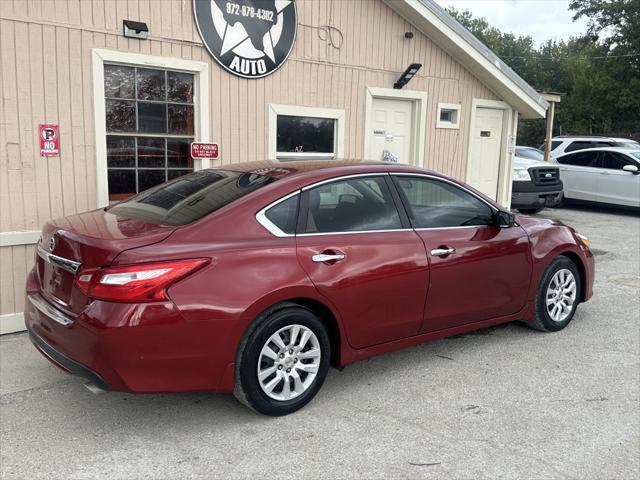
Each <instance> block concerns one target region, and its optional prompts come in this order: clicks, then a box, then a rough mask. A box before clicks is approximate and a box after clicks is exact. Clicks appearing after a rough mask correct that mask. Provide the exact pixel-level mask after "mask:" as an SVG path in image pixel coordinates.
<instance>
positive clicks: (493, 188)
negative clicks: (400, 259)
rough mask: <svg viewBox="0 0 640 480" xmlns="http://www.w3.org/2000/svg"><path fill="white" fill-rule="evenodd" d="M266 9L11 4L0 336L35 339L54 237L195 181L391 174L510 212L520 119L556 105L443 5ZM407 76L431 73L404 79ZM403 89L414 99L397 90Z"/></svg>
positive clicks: (220, 2)
mask: <svg viewBox="0 0 640 480" xmlns="http://www.w3.org/2000/svg"><path fill="white" fill-rule="evenodd" d="M255 3H258V4H260V2H255ZM259 6H263V7H264V8H263V9H262V8H255V7H256V6H255V4H251V3H248V4H247V3H246V2H243V1H242V0H202V1H201V0H196V1H195V2H192V1H191V0H117V1H115V0H49V1H42V0H29V1H13V2H11V1H3V2H2V5H1V6H0V7H1V8H0V54H1V77H0V90H1V92H2V95H1V96H0V102H1V103H0V111H1V115H2V118H1V121H0V332H1V333H8V332H12V331H17V330H21V329H23V321H22V315H21V313H20V312H21V311H22V309H23V288H24V282H25V277H26V275H27V272H28V271H29V270H30V268H31V265H32V263H33V255H34V245H35V243H36V242H37V241H38V237H39V230H40V227H41V225H42V224H43V223H44V222H46V220H47V219H49V218H52V217H61V216H65V215H72V214H74V213H76V212H80V211H84V210H90V209H94V208H98V207H103V206H105V205H107V204H108V203H109V201H110V200H111V201H113V200H117V199H119V198H123V197H126V196H127V195H130V194H132V193H135V192H136V191H139V190H142V189H144V188H147V187H149V186H151V185H154V184H156V183H158V182H161V181H164V180H165V179H171V178H173V177H175V176H178V175H181V174H183V173H185V172H187V171H190V170H192V169H199V168H206V167H209V166H217V165H220V164H226V163H231V162H239V161H245V160H254V159H275V160H279V161H282V162H286V161H287V160H289V159H292V158H309V159H315V158H335V159H343V158H344V159H360V158H364V159H376V160H381V159H383V158H386V159H387V160H392V161H400V162H404V163H411V164H415V165H421V166H425V167H429V168H432V169H435V170H438V171H440V172H444V173H446V174H449V175H452V176H454V177H456V178H459V179H461V180H465V181H467V182H469V183H471V184H472V185H474V186H476V187H477V188H479V189H480V190H482V191H484V192H486V193H487V194H489V195H490V196H492V197H494V198H496V199H497V200H498V201H500V202H502V203H503V204H505V205H508V204H509V199H510V196H511V157H512V147H513V145H514V139H515V135H516V129H517V121H518V117H519V116H520V117H523V118H542V117H543V116H544V113H545V110H546V108H547V103H546V102H545V100H544V99H543V98H542V97H541V96H540V95H538V94H537V93H536V92H535V91H534V90H533V89H532V88H531V87H530V86H529V85H527V84H526V83H525V82H524V81H523V80H522V79H520V78H519V77H518V76H517V75H516V74H515V73H514V72H512V71H511V70H510V69H509V68H508V67H507V66H506V65H505V64H504V63H502V62H501V61H500V60H499V59H498V58H497V57H496V56H495V55H493V54H492V53H491V52H490V51H489V50H488V49H487V48H486V47H485V46H484V45H482V44H481V43H480V42H478V41H477V40H476V39H475V37H473V36H472V35H471V34H469V33H468V32H467V31H466V30H464V29H463V28H462V27H461V26H460V25H459V24H458V23H457V22H456V21H455V20H453V19H452V18H451V17H449V16H448V15H447V14H446V13H444V12H443V11H442V10H441V9H440V8H439V7H438V6H437V5H436V4H435V3H434V2H432V1H431V0H298V1H297V2H295V3H291V2H290V1H289V0H272V1H271V2H269V1H264V2H263V4H260V5H259ZM198 8H201V9H203V10H202V12H201V15H202V16H201V17H197V15H195V14H194V12H195V11H196V10H197V9H198ZM207 15H209V17H211V18H208V17H207ZM196 17H197V18H198V22H197V23H196V21H195V19H196ZM125 20H128V21H134V22H142V23H144V24H145V25H144V26H142V25H137V24H128V25H129V27H131V28H124V26H123V21H125ZM136 28H137V29H136ZM145 28H146V29H147V30H148V32H145ZM265 32H266V33H265ZM125 34H127V35H133V36H134V37H135V38H131V37H128V36H125ZM216 35H218V36H219V37H220V38H212V37H216ZM145 36H146V37H147V38H141V37H145ZM207 39H208V40H207ZM267 40H269V41H268V42H267ZM203 42H204V43H207V48H205V46H204V45H203ZM216 42H217V43H216ZM286 42H290V43H291V45H292V48H291V49H290V53H289V47H290V46H291V45H289V44H287V43H286ZM287 54H288V55H287ZM412 64H421V68H419V70H417V72H415V73H414V75H413V77H412V78H410V79H409V78H408V77H410V76H411V71H412V70H410V69H409V67H410V65H412ZM414 70H415V68H414ZM403 72H408V76H406V77H405V78H404V80H408V82H407V83H406V84H405V85H403V86H402V88H400V89H398V88H394V84H396V82H397V81H398V80H399V79H400V78H401V76H402V75H403ZM240 75H244V76H240ZM247 77H253V78H247ZM400 83H402V82H400ZM41 124H53V125H57V126H58V127H59V134H56V136H57V138H56V141H59V154H58V155H57V156H55V155H54V156H48V157H47V156H41V150H40V148H41V145H40V135H41V131H40V128H39V126H40V125H41ZM192 141H200V142H216V143H218V144H219V147H220V156H219V158H218V159H215V160H195V161H194V160H192V159H191V158H190V154H189V144H190V142H192ZM52 145H53V144H52ZM49 147H50V146H49ZM45 148H47V146H46V145H45Z"/></svg>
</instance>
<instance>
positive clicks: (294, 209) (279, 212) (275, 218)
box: [265, 195, 300, 235]
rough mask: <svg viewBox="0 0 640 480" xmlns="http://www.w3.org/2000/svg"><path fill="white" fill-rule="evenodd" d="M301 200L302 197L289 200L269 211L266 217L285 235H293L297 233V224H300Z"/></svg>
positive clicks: (298, 196)
mask: <svg viewBox="0 0 640 480" xmlns="http://www.w3.org/2000/svg"><path fill="white" fill-rule="evenodd" d="M299 199H300V195H294V196H293V197H291V198H287V199H286V200H284V201H282V202H280V203H278V204H277V205H274V206H273V207H271V208H270V209H269V210H267V211H266V212H265V217H267V219H268V220H269V221H270V222H271V223H273V224H274V225H275V226H276V227H278V228H279V229H280V230H282V231H283V232H284V233H286V234H289V235H293V234H294V233H296V224H297V223H298V203H299Z"/></svg>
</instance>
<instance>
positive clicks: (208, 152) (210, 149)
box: [191, 142, 218, 159]
mask: <svg viewBox="0 0 640 480" xmlns="http://www.w3.org/2000/svg"><path fill="white" fill-rule="evenodd" d="M191 158H194V159H196V158H200V159H206V158H213V159H216V158H218V144H217V143H200V142H193V143H192V144H191Z"/></svg>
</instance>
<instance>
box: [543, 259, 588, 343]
mask: <svg viewBox="0 0 640 480" xmlns="http://www.w3.org/2000/svg"><path fill="white" fill-rule="evenodd" d="M580 289H581V278H580V272H578V268H577V267H576V264H575V263H573V262H572V261H571V259H569V258H567V257H565V256H559V257H557V258H555V259H554V260H553V261H552V262H551V264H550V265H549V266H548V267H547V269H546V270H545V272H544V274H543V275H542V280H541V281H540V285H539V286H538V293H537V296H536V318H535V319H534V322H533V323H532V324H531V326H533V327H534V328H537V329H538V330H542V331H545V332H556V331H558V330H562V329H563V328H564V327H566V326H567V325H568V324H569V322H571V319H572V318H573V315H574V314H575V312H576V308H577V307H578V303H579V299H580V291H581V290H580Z"/></svg>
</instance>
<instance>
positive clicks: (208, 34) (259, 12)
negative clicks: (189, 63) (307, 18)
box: [193, 0, 298, 78]
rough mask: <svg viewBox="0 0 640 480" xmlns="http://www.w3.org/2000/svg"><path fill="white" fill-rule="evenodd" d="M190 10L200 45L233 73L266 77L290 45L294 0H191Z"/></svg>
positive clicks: (295, 24)
mask: <svg viewBox="0 0 640 480" xmlns="http://www.w3.org/2000/svg"><path fill="white" fill-rule="evenodd" d="M193 13H194V16H195V19H196V25H197V26H198V31H199V32H200V37H202V42H203V43H204V46H205V47H206V48H207V50H208V51H209V53H210V54H211V56H212V57H213V58H215V59H216V61H217V62H218V63H219V64H220V65H222V66H223V67H224V68H225V69H226V70H228V71H229V72H231V73H233V74H234V75H238V76H240V77H244V78H261V77H266V76H267V75H269V74H271V73H273V72H275V71H276V70H277V69H278V68H280V67H281V66H282V64H283V63H284V62H285V61H286V60H287V57H288V56H289V54H290V53H291V50H292V49H293V43H294V41H295V39H296V29H297V27H298V19H297V14H296V3H295V1H294V0H193Z"/></svg>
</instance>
